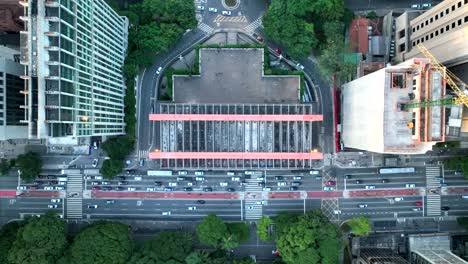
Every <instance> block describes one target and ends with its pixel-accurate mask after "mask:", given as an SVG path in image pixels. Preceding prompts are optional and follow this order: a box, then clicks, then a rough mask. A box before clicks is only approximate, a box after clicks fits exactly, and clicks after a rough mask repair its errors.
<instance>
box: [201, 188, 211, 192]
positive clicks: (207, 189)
mask: <svg viewBox="0 0 468 264" xmlns="http://www.w3.org/2000/svg"><path fill="white" fill-rule="evenodd" d="M203 190H204V191H205V192H212V191H213V188H211V187H206V188H205V189H203Z"/></svg>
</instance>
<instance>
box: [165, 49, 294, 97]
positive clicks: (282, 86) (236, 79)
mask: <svg viewBox="0 0 468 264" xmlns="http://www.w3.org/2000/svg"><path fill="white" fill-rule="evenodd" d="M173 83H174V101H175V102H177V103H283V104H289V103H298V102H299V100H298V99H299V90H300V77H299V76H295V75H294V76H263V49H258V48H249V49H222V48H203V49H200V76H188V75H184V76H174V82H173Z"/></svg>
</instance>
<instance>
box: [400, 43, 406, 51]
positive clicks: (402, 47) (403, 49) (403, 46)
mask: <svg viewBox="0 0 468 264" xmlns="http://www.w3.org/2000/svg"><path fill="white" fill-rule="evenodd" d="M399 50H400V52H404V51H405V43H403V44H400V47H399Z"/></svg>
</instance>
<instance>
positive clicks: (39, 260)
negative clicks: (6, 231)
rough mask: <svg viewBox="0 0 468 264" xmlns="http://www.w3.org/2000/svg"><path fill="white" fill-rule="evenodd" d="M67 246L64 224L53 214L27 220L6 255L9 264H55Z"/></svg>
mask: <svg viewBox="0 0 468 264" xmlns="http://www.w3.org/2000/svg"><path fill="white" fill-rule="evenodd" d="M66 245H67V239H66V235H65V222H64V221H63V220H61V219H60V218H58V217H57V215H56V214H55V213H53V212H48V213H47V214H45V215H43V216H41V217H31V218H29V219H28V220H27V221H26V223H25V225H24V226H23V227H21V228H20V229H19V230H18V233H17V236H16V240H15V242H14V243H13V246H12V247H11V249H10V252H9V254H8V261H9V263H10V264H28V263H31V264H48V263H55V261H57V259H58V258H59V257H60V256H61V255H62V253H63V251H64V250H65V247H66Z"/></svg>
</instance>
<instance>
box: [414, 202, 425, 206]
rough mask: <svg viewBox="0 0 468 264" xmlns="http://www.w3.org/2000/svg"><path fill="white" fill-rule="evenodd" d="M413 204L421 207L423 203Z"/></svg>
mask: <svg viewBox="0 0 468 264" xmlns="http://www.w3.org/2000/svg"><path fill="white" fill-rule="evenodd" d="M414 204H415V205H417V206H423V202H415V203H414Z"/></svg>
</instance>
